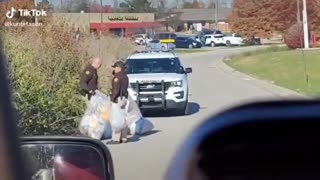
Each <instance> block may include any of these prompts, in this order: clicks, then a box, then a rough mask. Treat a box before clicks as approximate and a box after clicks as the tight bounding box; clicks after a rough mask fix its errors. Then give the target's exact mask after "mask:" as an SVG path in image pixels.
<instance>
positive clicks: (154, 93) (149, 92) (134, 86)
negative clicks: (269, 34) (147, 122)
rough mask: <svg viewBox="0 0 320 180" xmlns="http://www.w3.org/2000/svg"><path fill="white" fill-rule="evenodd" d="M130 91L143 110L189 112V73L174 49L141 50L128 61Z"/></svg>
mask: <svg viewBox="0 0 320 180" xmlns="http://www.w3.org/2000/svg"><path fill="white" fill-rule="evenodd" d="M126 65H127V74H128V77H129V89H128V91H129V94H130V96H131V97H132V98H133V99H134V100H135V101H136V102H137V104H138V106H139V107H140V109H141V110H142V111H150V110H168V111H173V112H175V113H176V114H177V115H185V114H187V113H188V112H187V111H188V74H189V73H192V69H191V68H184V67H183V66H182V64H181V62H180V59H179V57H178V56H177V55H176V54H175V53H174V52H172V51H163V50H159V51H152V50H145V51H137V52H135V53H133V54H131V55H130V56H129V57H128V58H127V60H126Z"/></svg>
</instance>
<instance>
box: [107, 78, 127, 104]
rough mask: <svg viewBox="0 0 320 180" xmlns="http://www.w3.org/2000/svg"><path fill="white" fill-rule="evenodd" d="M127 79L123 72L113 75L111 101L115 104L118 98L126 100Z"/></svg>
mask: <svg viewBox="0 0 320 180" xmlns="http://www.w3.org/2000/svg"><path fill="white" fill-rule="evenodd" d="M128 86H129V78H128V76H127V74H126V73H125V72H119V73H116V74H114V77H113V79H112V94H111V101H112V102H114V103H117V99H118V97H125V98H128Z"/></svg>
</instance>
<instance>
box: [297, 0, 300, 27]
mask: <svg viewBox="0 0 320 180" xmlns="http://www.w3.org/2000/svg"><path fill="white" fill-rule="evenodd" d="M297 23H298V24H299V25H300V24H301V12H300V0H297Z"/></svg>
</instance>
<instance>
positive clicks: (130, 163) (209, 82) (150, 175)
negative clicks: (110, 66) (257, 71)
mask: <svg viewBox="0 0 320 180" xmlns="http://www.w3.org/2000/svg"><path fill="white" fill-rule="evenodd" d="M249 49H252V47H249V48H231V49H217V50H213V51H210V52H205V53H203V52H201V53H194V54H187V55H182V56H181V60H182V62H183V64H184V66H185V67H192V68H193V73H192V74H191V75H190V77H189V91H190V92H189V93H190V94H189V101H190V105H189V110H190V113H191V114H190V115H188V116H184V117H164V116H162V117H149V119H150V120H151V121H152V122H153V123H154V125H155V131H154V132H152V133H151V134H150V135H147V136H144V137H140V139H135V140H134V142H131V143H128V144H121V145H110V146H109V149H110V150H111V153H112V156H113V160H114V168H115V176H116V179H119V180H151V179H152V180H161V179H163V177H164V174H165V171H166V168H167V166H168V164H169V162H170V159H171V158H172V157H173V155H174V153H175V151H176V149H177V148H178V146H179V145H180V144H181V143H182V141H183V139H184V138H185V137H186V135H187V134H188V133H190V131H191V130H192V129H193V128H194V127H196V126H197V125H198V124H199V123H201V122H202V121H203V120H205V118H206V117H208V116H209V115H211V114H214V113H217V112H219V111H221V110H223V109H225V108H227V107H230V106H234V105H237V104H239V103H244V102H248V101H256V100H259V99H265V98H266V99H271V98H281V96H279V95H282V96H283V95H286V94H287V93H290V91H286V90H282V89H281V90H279V89H278V90H277V91H276V90H275V91H276V92H273V87H266V86H268V85H265V84H264V85H263V84H261V85H260V84H259V82H258V83H257V82H255V81H254V80H253V79H250V78H248V77H245V76H241V75H237V74H236V73H232V71H230V70H227V69H226V67H225V65H224V64H223V63H222V58H223V57H225V56H229V55H232V54H234V53H239V52H243V51H246V50H249Z"/></svg>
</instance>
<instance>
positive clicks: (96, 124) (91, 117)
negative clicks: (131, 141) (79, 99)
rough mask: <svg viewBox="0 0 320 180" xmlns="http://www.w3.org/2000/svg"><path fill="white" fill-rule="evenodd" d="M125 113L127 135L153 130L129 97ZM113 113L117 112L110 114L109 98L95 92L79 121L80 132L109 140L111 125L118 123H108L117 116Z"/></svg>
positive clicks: (110, 104)
mask: <svg viewBox="0 0 320 180" xmlns="http://www.w3.org/2000/svg"><path fill="white" fill-rule="evenodd" d="M125 112H126V113H125V114H126V116H125V120H126V124H127V126H128V128H129V129H128V131H129V134H131V135H135V134H137V135H143V134H145V133H147V132H150V131H151V130H152V129H153V128H154V126H153V124H152V123H151V121H149V120H147V119H145V118H144V117H143V116H142V114H141V111H140V109H139V107H138V105H137V103H136V102H135V101H134V100H133V99H132V98H131V97H130V96H129V98H128V100H127V104H126V107H125ZM115 113H117V112H116V111H115V112H112V103H111V101H110V98H109V97H108V96H106V95H104V94H103V93H101V92H99V91H97V92H96V95H94V96H92V97H91V99H90V102H89V105H88V107H87V110H86V112H85V114H84V116H83V118H82V119H81V122H80V126H79V130H80V132H81V133H82V134H83V135H86V136H89V137H91V138H94V139H102V138H103V139H108V138H111V135H112V127H111V124H113V125H115V124H119V123H118V122H117V123H115V122H113V123H111V122H110V121H112V119H114V117H115V116H117V114H115ZM112 117H113V118H112Z"/></svg>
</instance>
